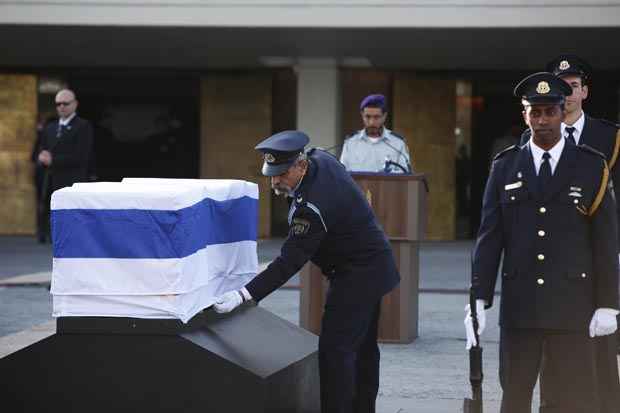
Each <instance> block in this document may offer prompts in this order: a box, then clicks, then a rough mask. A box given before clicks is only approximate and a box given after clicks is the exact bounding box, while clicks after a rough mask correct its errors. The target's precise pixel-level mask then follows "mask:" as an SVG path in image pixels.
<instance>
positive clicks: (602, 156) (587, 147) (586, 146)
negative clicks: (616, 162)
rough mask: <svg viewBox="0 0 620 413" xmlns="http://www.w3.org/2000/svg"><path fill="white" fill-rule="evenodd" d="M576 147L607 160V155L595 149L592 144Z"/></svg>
mask: <svg viewBox="0 0 620 413" xmlns="http://www.w3.org/2000/svg"><path fill="white" fill-rule="evenodd" d="M576 148H577V149H579V150H582V151H584V152H588V153H591V154H592V155H596V156H598V157H600V158H603V160H605V155H604V154H603V153H602V152H599V151H597V150H596V149H594V148H593V147H591V146H588V145H576Z"/></svg>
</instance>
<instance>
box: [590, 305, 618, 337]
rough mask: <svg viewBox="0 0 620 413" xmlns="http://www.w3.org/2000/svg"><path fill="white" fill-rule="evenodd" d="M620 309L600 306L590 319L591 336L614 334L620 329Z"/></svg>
mask: <svg viewBox="0 0 620 413" xmlns="http://www.w3.org/2000/svg"><path fill="white" fill-rule="evenodd" d="M618 313H619V311H618V310H614V309H612V308H599V309H597V310H596V311H595V312H594V315H593V316H592V321H590V337H592V338H594V337H601V336H608V335H610V334H613V333H615V332H616V330H617V329H618V321H617V320H616V316H617V315H618Z"/></svg>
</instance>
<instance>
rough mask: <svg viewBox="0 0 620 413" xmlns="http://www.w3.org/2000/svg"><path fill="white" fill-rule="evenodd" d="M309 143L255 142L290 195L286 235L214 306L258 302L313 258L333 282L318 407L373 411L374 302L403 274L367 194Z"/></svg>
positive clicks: (277, 185) (333, 412)
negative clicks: (268, 258)
mask: <svg viewBox="0 0 620 413" xmlns="http://www.w3.org/2000/svg"><path fill="white" fill-rule="evenodd" d="M308 142H309V139H308V137H307V136H306V134H304V133H303V132H298V131H285V132H280V133H278V134H276V135H274V136H272V137H270V138H268V139H266V140H264V141H263V142H261V143H259V144H258V145H257V146H256V149H257V150H259V151H261V152H262V153H263V154H264V164H263V170H262V172H263V175H266V176H269V177H271V186H272V188H273V189H274V191H275V192H276V193H277V194H281V195H285V196H287V197H288V198H289V199H290V201H291V205H290V211H289V214H288V222H289V233H288V237H287V238H286V241H285V242H284V245H283V246H282V251H281V253H280V256H279V257H278V258H276V259H275V260H274V261H273V262H272V263H271V264H269V266H268V267H267V268H266V269H265V270H264V271H263V272H262V273H260V274H258V275H257V276H256V278H254V280H252V281H251V282H250V283H248V284H247V285H246V286H245V288H242V289H241V290H240V291H232V292H229V293H226V294H224V295H223V296H221V297H219V298H218V300H217V302H216V304H215V305H214V307H215V310H216V311H218V312H228V311H231V310H233V309H234V308H235V307H237V306H238V305H240V304H241V303H242V302H243V301H245V300H251V299H253V300H255V301H260V300H262V299H263V298H264V297H265V296H267V295H268V294H269V293H271V292H272V291H274V290H275V289H277V288H278V287H280V286H281V285H283V284H284V283H285V282H286V281H287V280H288V279H289V278H291V277H292V276H293V275H294V274H295V273H297V272H298V271H299V270H300V269H301V267H302V266H303V265H304V264H305V263H306V262H307V261H309V260H310V261H312V262H313V263H315V264H316V265H318V266H319V267H320V268H321V270H322V272H323V274H325V275H326V276H327V278H328V279H329V281H330V283H329V290H328V292H327V298H326V303H325V312H324V314H323V320H322V324H321V334H320V338H319V373H320V379H321V409H322V412H323V413H353V412H355V413H364V412H374V411H375V400H376V397H377V392H378V388H379V347H378V346H377V325H378V320H379V308H380V307H379V305H380V301H381V297H382V296H383V295H385V294H386V293H388V292H389V291H390V290H392V289H393V288H394V287H395V286H396V285H397V284H398V282H399V280H400V276H399V274H398V271H397V269H396V264H395V261H394V257H393V254H392V250H391V248H390V245H389V243H388V241H387V238H386V236H385V234H384V233H383V230H382V229H381V228H380V227H379V225H378V224H377V220H376V219H375V216H374V213H373V212H372V210H371V209H370V206H369V205H368V202H367V201H366V197H365V196H364V194H363V193H362V192H361V190H360V189H359V187H358V186H357V184H356V183H355V182H354V181H353V180H352V178H351V176H350V175H349V173H348V172H347V171H346V170H345V168H344V166H343V165H342V164H341V163H340V162H338V160H337V159H336V158H335V157H334V156H332V155H331V154H329V153H327V152H325V151H322V150H318V149H312V150H310V151H309V152H308V153H307V154H305V153H304V147H305V146H306V145H307V144H308ZM249 339H251V338H249Z"/></svg>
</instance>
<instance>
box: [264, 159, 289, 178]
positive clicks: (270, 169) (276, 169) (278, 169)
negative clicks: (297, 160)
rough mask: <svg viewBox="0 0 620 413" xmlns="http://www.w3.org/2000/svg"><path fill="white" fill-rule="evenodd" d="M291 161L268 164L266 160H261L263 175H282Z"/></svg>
mask: <svg viewBox="0 0 620 413" xmlns="http://www.w3.org/2000/svg"><path fill="white" fill-rule="evenodd" d="M293 162H294V161H292V162H286V163H281V164H278V165H270V164H268V163H267V162H263V170H262V172H263V175H265V176H278V175H282V174H283V173H284V172H286V171H287V169H288V168H289V167H290V166H291V165H292V164H293Z"/></svg>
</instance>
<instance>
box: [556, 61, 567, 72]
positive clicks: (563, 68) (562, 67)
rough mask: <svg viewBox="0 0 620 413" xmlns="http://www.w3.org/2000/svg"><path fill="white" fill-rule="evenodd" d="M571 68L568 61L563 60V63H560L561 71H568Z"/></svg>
mask: <svg viewBox="0 0 620 413" xmlns="http://www.w3.org/2000/svg"><path fill="white" fill-rule="evenodd" d="M569 67H570V64H569V63H568V61H566V60H562V61H561V62H560V65H559V66H558V69H560V70H566V69H568V68H569Z"/></svg>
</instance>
